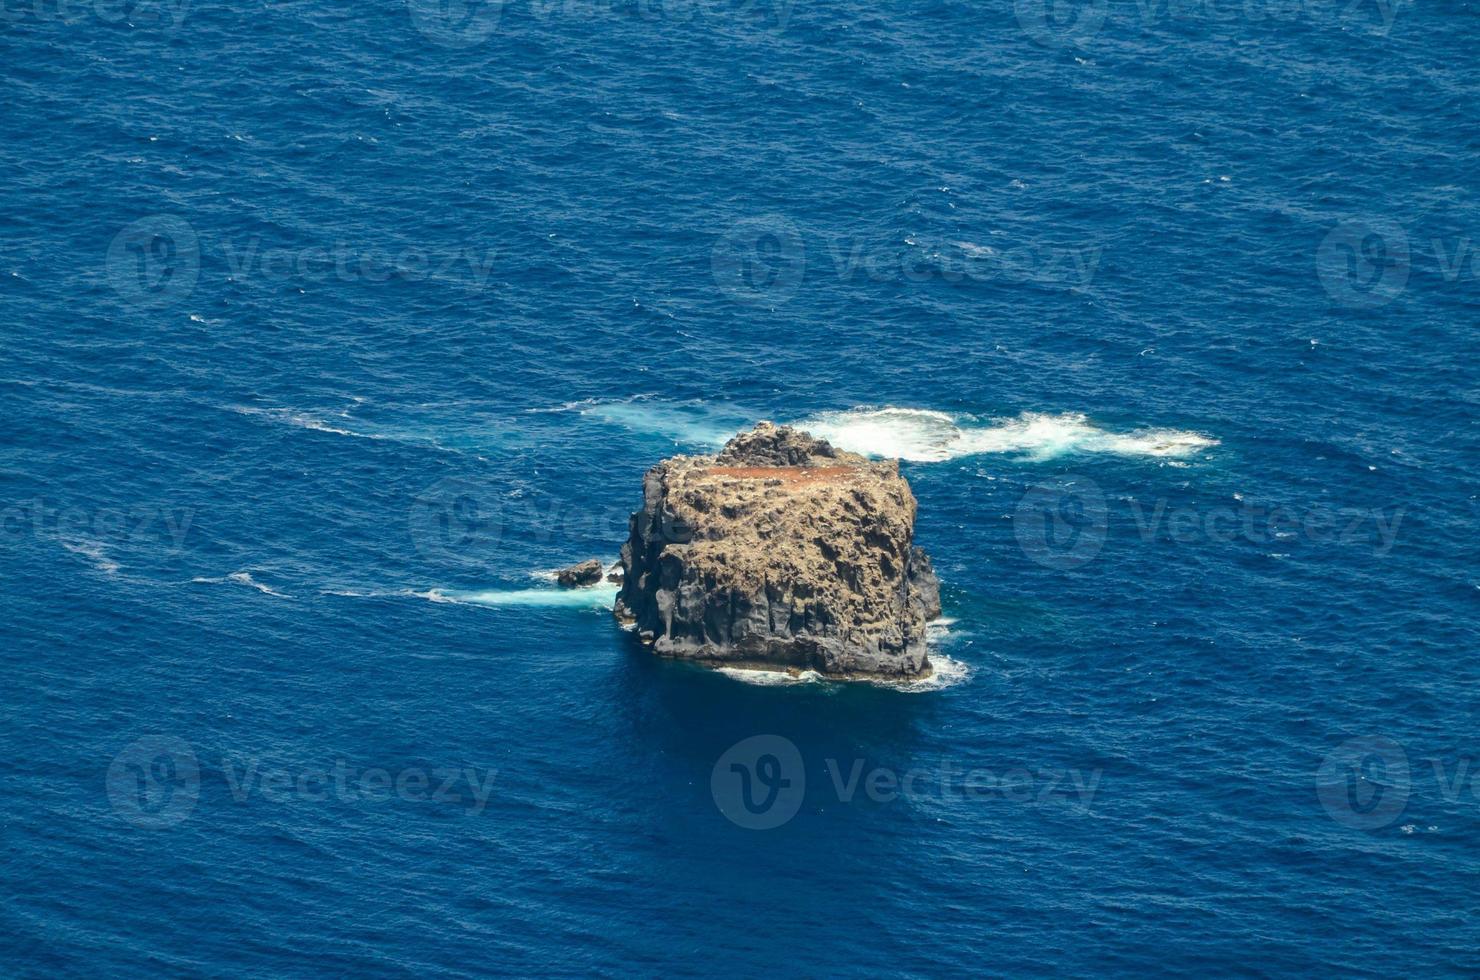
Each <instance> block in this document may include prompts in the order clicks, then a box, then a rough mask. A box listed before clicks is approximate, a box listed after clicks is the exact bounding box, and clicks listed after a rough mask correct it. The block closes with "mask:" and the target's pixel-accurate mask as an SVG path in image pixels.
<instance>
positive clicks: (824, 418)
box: [563, 398, 1218, 463]
mask: <svg viewBox="0 0 1480 980" xmlns="http://www.w3.org/2000/svg"><path fill="white" fill-rule="evenodd" d="M563 408H565V409H566V410H569V411H577V412H579V413H580V414H581V415H584V416H587V417H589V418H594V419H599V420H601V421H604V422H608V423H612V424H616V425H621V426H622V427H623V428H626V429H629V430H631V431H634V432H641V433H645V434H648V435H660V436H664V437H666V438H669V439H672V440H673V441H674V442H675V443H677V444H678V445H680V446H691V447H693V448H695V449H700V450H704V449H713V448H715V447H718V446H721V445H723V444H724V443H725V441H726V440H727V439H729V437H730V436H732V435H734V434H735V433H736V432H738V431H740V430H741V429H743V428H745V427H746V426H748V425H750V424H751V423H752V422H754V421H755V419H756V418H757V416H755V415H753V414H752V413H747V412H745V411H743V410H740V409H738V408H735V407H733V406H717V407H716V406H706V405H701V404H697V403H671V402H659V401H655V400H653V399H650V398H634V399H629V400H626V401H620V402H579V403H572V404H570V405H568V406H563ZM790 424H792V425H795V426H797V427H799V428H802V429H806V430H807V431H808V432H811V433H812V434H813V435H816V436H820V437H822V438H824V439H826V440H828V441H829V442H831V443H832V444H833V445H835V446H837V447H839V448H840V449H847V450H849V451H851V452H855V453H862V454H864V455H866V456H877V457H881V458H895V459H906V460H910V461H912V462H919V463H940V462H945V461H947V460H952V459H959V458H961V457H963V456H978V455H984V454H992V453H996V454H1003V453H1011V454H1016V455H1017V456H1018V457H1019V458H1022V459H1026V460H1029V461H1044V460H1049V459H1054V458H1056V457H1059V456H1062V455H1065V454H1068V453H1091V454H1102V455H1114V456H1124V457H1140V458H1152V459H1161V460H1172V459H1178V458H1184V457H1188V456H1193V455H1195V454H1197V453H1199V452H1202V451H1203V450H1205V449H1208V448H1210V447H1212V446H1216V445H1217V444H1218V440H1217V439H1215V438H1213V437H1212V436H1207V435H1203V434H1202V433H1199V432H1191V431H1187V430H1184V429H1166V428H1151V427H1145V428H1137V429H1132V430H1130V431H1126V432H1114V431H1111V430H1109V429H1106V428H1103V427H1101V426H1099V425H1096V424H1095V423H1093V422H1091V421H1090V419H1089V417H1088V416H1087V415H1085V414H1083V413H1082V412H1059V413H1046V412H1024V413H1023V414H1021V415H1018V416H1016V417H1015V418H998V419H981V418H977V417H975V416H970V415H961V414H952V413H949V412H940V411H935V410H933V409H928V408H901V407H898V406H894V405H886V406H883V407H881V408H854V409H850V410H848V411H840V412H821V413H818V414H816V415H811V416H807V417H805V418H801V419H796V420H793V421H791V423H790Z"/></svg>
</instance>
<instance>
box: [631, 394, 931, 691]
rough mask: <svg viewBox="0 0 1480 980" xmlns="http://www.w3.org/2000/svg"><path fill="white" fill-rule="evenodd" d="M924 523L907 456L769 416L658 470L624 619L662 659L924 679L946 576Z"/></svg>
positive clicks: (646, 503) (647, 489)
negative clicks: (926, 548)
mask: <svg viewBox="0 0 1480 980" xmlns="http://www.w3.org/2000/svg"><path fill="white" fill-rule="evenodd" d="M914 530H915V497H914V494H912V493H911V492H910V488H909V484H908V483H906V482H905V480H904V478H903V477H901V476H900V475H899V464H898V463H897V462H893V461H889V462H873V461H870V460H868V459H866V458H864V457H862V456H857V455H854V454H853V453H848V452H843V451H842V450H838V449H835V448H833V447H832V446H831V445H829V444H828V443H827V442H824V441H823V440H820V439H816V438H813V437H812V436H810V435H808V434H807V433H805V432H801V431H799V430H796V429H792V428H789V427H786V426H776V425H773V424H771V423H769V422H761V423H760V424H758V425H757V426H756V427H755V428H754V429H753V430H751V431H749V432H745V433H742V434H740V435H738V436H736V437H735V438H733V439H731V440H730V441H729V442H728V443H727V444H726V445H725V447H724V449H723V450H721V451H720V453H719V454H718V455H717V456H675V457H673V458H671V459H667V460H664V461H663V462H661V463H659V464H658V465H657V466H654V467H653V468H652V469H650V470H649V471H648V472H647V474H646V476H645V477H644V479H643V504H642V509H641V510H639V511H637V512H636V513H634V514H633V515H632V519H631V522H630V534H629V537H628V540H627V543H626V544H625V545H623V547H622V567H623V572H624V576H623V582H622V591H621V594H620V596H619V597H618V599H617V605H616V614H617V617H618V618H619V619H621V620H624V621H626V622H633V623H635V626H636V630H637V634H638V636H639V638H641V639H642V641H643V642H644V643H647V644H649V645H650V646H651V647H652V649H653V650H654V651H655V652H656V653H658V654H660V655H662V656H667V657H677V658H687V659H693V660H701V661H706V662H709V663H712V664H714V665H717V666H737V667H755V668H769V669H776V668H778V667H781V668H803V669H812V670H816V671H818V672H820V673H823V674H828V675H831V676H836V677H887V678H906V677H921V676H924V675H926V674H928V673H929V672H930V661H929V658H928V657H927V656H926V651H925V623H926V621H927V620H928V619H932V618H934V617H935V616H938V615H940V587H939V583H938V582H937V581H936V578H935V574H934V572H933V571H932V570H931V566H930V559H929V558H928V557H926V555H925V553H924V552H923V551H922V550H920V549H919V548H916V547H914Z"/></svg>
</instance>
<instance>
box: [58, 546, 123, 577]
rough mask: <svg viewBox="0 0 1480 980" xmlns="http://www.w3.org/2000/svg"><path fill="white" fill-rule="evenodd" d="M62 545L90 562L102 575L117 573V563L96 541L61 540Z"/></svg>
mask: <svg viewBox="0 0 1480 980" xmlns="http://www.w3.org/2000/svg"><path fill="white" fill-rule="evenodd" d="M61 544H62V547H63V548H65V549H66V550H67V551H70V552H71V553H72V554H74V555H81V556H82V557H83V558H86V559H87V560H88V561H89V562H91V563H92V566H93V568H96V569H97V570H98V571H100V572H102V573H103V574H104V575H117V574H118V569H119V564H118V562H116V561H114V560H113V559H111V558H109V557H108V555H107V553H106V552H105V551H104V550H103V546H102V545H101V544H99V543H98V542H96V541H63V542H62V543H61Z"/></svg>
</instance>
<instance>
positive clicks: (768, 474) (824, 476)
mask: <svg viewBox="0 0 1480 980" xmlns="http://www.w3.org/2000/svg"><path fill="white" fill-rule="evenodd" d="M856 471H857V468H856V467H853V466H710V467H706V468H705V469H703V470H700V471H699V473H698V475H699V476H721V477H732V478H736V479H741V480H780V481H781V482H782V483H785V484H789V485H790V484H796V485H802V484H808V483H836V482H838V481H839V480H842V479H843V478H844V477H847V476H850V475H852V474H853V473H855V472H856Z"/></svg>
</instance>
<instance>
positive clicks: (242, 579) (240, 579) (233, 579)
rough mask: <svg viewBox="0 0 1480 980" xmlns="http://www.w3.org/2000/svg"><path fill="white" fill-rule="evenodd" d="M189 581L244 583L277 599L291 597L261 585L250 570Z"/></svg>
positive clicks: (227, 583) (199, 583)
mask: <svg viewBox="0 0 1480 980" xmlns="http://www.w3.org/2000/svg"><path fill="white" fill-rule="evenodd" d="M190 581H191V584H193V585H245V586H246V587H247V588H249V589H256V590H257V591H258V592H261V593H262V594H263V595H270V596H273V597H274V598H277V599H291V598H293V597H292V596H290V595H288V594H286V593H283V592H279V591H278V590H276V589H274V588H272V587H271V586H268V585H263V584H262V583H261V582H259V581H257V580H256V579H254V578H252V573H251V572H232V573H231V574H230V575H226V576H223V577H221V578H205V577H196V578H193V579H191V580H190Z"/></svg>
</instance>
